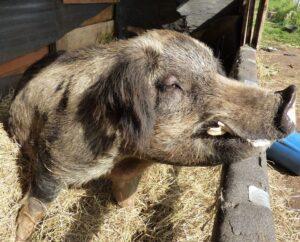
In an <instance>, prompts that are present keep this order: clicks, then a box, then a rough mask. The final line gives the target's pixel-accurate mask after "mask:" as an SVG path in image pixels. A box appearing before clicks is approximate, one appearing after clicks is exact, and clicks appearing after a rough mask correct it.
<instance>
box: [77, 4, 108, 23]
mask: <svg viewBox="0 0 300 242" xmlns="http://www.w3.org/2000/svg"><path fill="white" fill-rule="evenodd" d="M112 18H113V6H109V7H107V8H105V9H104V10H102V11H101V12H100V13H99V14H97V15H96V16H94V17H92V18H89V19H87V20H86V21H84V22H83V23H82V24H81V26H82V27H84V26H87V25H92V24H97V23H101V22H105V21H109V20H111V19H112Z"/></svg>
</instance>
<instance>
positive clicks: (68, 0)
mask: <svg viewBox="0 0 300 242" xmlns="http://www.w3.org/2000/svg"><path fill="white" fill-rule="evenodd" d="M117 2H119V0H63V3H64V4H87V3H117Z"/></svg>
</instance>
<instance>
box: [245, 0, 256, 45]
mask: <svg viewBox="0 0 300 242" xmlns="http://www.w3.org/2000/svg"><path fill="white" fill-rule="evenodd" d="M254 11H255V0H250V5H249V16H248V26H247V36H246V43H247V44H248V45H250V44H251V38H252V30H253V17H254Z"/></svg>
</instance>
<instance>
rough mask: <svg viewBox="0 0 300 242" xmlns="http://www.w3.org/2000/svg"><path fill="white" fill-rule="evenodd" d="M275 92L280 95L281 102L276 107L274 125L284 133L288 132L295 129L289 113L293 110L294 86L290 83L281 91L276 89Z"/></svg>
mask: <svg viewBox="0 0 300 242" xmlns="http://www.w3.org/2000/svg"><path fill="white" fill-rule="evenodd" d="M275 94H279V95H280V96H281V99H282V101H281V104H280V106H279V108H278V113H277V116H276V118H275V125H276V126H277V127H278V128H279V129H280V130H281V131H282V132H284V133H286V134H288V133H291V132H293V131H294V130H295V120H294V118H293V117H292V116H293V115H291V113H293V112H294V110H293V109H294V108H295V100H296V87H295V85H291V86H289V87H287V88H286V89H284V90H282V91H277V92H275Z"/></svg>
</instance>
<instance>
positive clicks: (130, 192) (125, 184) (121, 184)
mask: <svg viewBox="0 0 300 242" xmlns="http://www.w3.org/2000/svg"><path fill="white" fill-rule="evenodd" d="M151 164H152V162H149V161H145V160H140V159H137V158H127V159H124V160H122V161H121V162H119V163H118V164H117V165H116V166H115V167H114V168H113V170H112V172H111V174H110V179H111V180H112V192H113V194H114V197H115V199H116V200H117V202H118V204H119V205H120V206H121V207H132V206H134V197H135V193H136V190H137V186H138V183H139V181H140V178H141V176H142V173H143V171H144V170H145V169H146V168H147V167H148V166H150V165H151Z"/></svg>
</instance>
